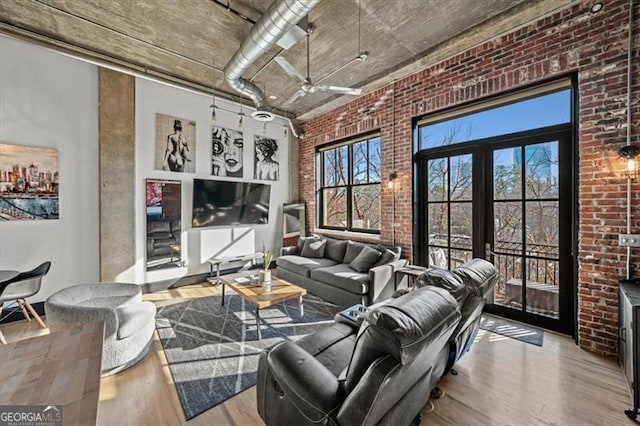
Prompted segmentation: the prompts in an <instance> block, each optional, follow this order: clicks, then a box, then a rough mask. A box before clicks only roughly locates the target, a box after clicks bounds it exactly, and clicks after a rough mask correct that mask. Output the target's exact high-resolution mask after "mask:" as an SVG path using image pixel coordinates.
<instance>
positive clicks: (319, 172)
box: [316, 131, 382, 235]
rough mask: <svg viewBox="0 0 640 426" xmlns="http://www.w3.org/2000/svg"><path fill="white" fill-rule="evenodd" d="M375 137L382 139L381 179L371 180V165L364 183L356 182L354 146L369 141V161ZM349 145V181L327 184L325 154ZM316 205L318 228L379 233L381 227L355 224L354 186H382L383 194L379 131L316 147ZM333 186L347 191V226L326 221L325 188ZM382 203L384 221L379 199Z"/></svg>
mask: <svg viewBox="0 0 640 426" xmlns="http://www.w3.org/2000/svg"><path fill="white" fill-rule="evenodd" d="M374 139H379V140H380V142H379V143H380V165H379V167H380V176H379V180H377V181H376V180H371V176H370V171H369V167H367V171H366V175H367V176H366V182H362V183H354V176H353V174H354V167H353V166H354V164H353V159H354V153H353V147H354V146H355V145H356V144H359V143H361V142H367V163H368V162H369V157H370V155H371V154H370V152H371V148H370V143H371V141H372V140H374ZM345 146H346V147H347V158H348V160H347V182H345V183H344V184H338V179H336V181H335V182H334V184H333V185H325V181H326V180H325V172H326V169H325V154H326V153H327V152H328V151H332V150H337V149H340V148H342V147H345ZM316 166H317V167H316V183H317V184H316V187H317V190H316V200H317V203H316V205H317V206H318V208H317V209H316V216H317V223H318V225H319V226H318V228H320V229H326V230H332V231H349V232H357V233H363V234H374V235H379V234H380V230H381V229H367V228H358V227H355V226H354V225H353V188H357V187H361V186H371V185H378V186H379V187H380V194H382V137H381V135H380V132H379V131H376V132H373V133H367V134H364V135H360V136H357V137H355V138H349V139H348V140H343V141H340V142H337V143H336V142H332V143H330V144H327V145H323V146H321V147H318V148H317V149H316ZM333 188H345V191H346V204H347V212H346V215H347V217H346V221H347V226H332V225H327V224H325V223H324V190H325V189H333ZM379 203H380V216H381V217H380V220H381V221H382V201H381V200H380V199H379ZM380 228H382V223H381V224H380Z"/></svg>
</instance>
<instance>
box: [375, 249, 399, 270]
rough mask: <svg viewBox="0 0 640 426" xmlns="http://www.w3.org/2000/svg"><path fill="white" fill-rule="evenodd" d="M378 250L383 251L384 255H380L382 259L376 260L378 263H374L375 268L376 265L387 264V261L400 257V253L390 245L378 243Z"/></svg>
mask: <svg viewBox="0 0 640 426" xmlns="http://www.w3.org/2000/svg"><path fill="white" fill-rule="evenodd" d="M376 250H378V251H380V252H382V256H380V259H379V260H378V261H377V262H376V264H375V265H374V268H375V267H376V266H382V265H386V264H387V263H391V262H393V261H394V260H398V259H400V253H396V252H395V251H393V250H392V249H390V248H388V247H385V246H382V245H377V246H376Z"/></svg>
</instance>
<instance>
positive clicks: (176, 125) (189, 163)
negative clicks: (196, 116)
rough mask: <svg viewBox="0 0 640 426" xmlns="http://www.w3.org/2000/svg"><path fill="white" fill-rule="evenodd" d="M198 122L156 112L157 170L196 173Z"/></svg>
mask: <svg viewBox="0 0 640 426" xmlns="http://www.w3.org/2000/svg"><path fill="white" fill-rule="evenodd" d="M195 144H196V123H195V121H193V120H189V119H186V118H179V117H173V116H170V115H165V114H156V164H155V168H156V170H165V171H169V172H180V173H195V171H196V170H195V169H196V166H195V164H196V162H195V160H196V159H195V153H196V150H195Z"/></svg>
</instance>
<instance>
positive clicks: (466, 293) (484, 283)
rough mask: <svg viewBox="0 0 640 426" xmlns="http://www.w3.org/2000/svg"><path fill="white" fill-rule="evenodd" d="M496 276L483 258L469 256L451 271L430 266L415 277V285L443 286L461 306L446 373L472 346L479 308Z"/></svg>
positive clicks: (494, 269) (478, 319)
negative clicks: (466, 260) (468, 258)
mask: <svg viewBox="0 0 640 426" xmlns="http://www.w3.org/2000/svg"><path fill="white" fill-rule="evenodd" d="M497 280H498V271H497V270H496V268H495V267H494V266H493V264H491V263H490V262H487V261H486V260H484V259H471V260H470V261H468V262H465V263H463V264H461V265H459V266H458V267H457V268H456V269H454V270H453V271H448V270H446V269H439V268H433V269H429V270H428V271H426V272H425V273H423V274H422V275H421V276H420V277H418V279H417V280H416V285H415V287H416V288H422V287H425V286H435V287H441V288H444V289H446V290H447V291H449V293H451V295H453V296H454V297H455V299H456V300H457V301H458V305H459V306H460V312H461V314H462V318H461V320H460V323H459V324H458V326H457V327H456V330H455V332H454V333H453V339H452V340H451V342H450V346H451V348H450V349H451V351H450V357H449V363H448V364H447V368H446V370H445V373H446V372H449V370H450V369H451V368H452V367H453V365H454V364H455V362H456V361H458V360H459V359H460V358H461V357H462V355H464V354H465V353H466V352H467V351H468V350H469V348H471V345H472V344H473V342H474V340H475V338H476V335H477V334H478V328H479V327H480V319H481V315H482V310H483V309H484V306H485V304H486V302H487V299H488V297H489V295H490V294H491V293H492V292H493V288H494V286H495V284H496V281H497Z"/></svg>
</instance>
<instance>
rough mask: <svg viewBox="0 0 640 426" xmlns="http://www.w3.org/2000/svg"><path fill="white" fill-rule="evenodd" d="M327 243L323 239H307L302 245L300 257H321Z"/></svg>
mask: <svg viewBox="0 0 640 426" xmlns="http://www.w3.org/2000/svg"><path fill="white" fill-rule="evenodd" d="M326 245H327V242H326V241H325V240H307V241H305V242H304V247H302V253H301V254H300V256H302V257H316V258H318V257H323V256H324V249H325V247H326Z"/></svg>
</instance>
